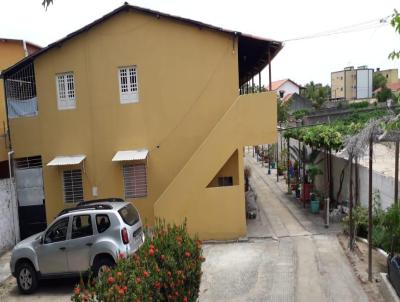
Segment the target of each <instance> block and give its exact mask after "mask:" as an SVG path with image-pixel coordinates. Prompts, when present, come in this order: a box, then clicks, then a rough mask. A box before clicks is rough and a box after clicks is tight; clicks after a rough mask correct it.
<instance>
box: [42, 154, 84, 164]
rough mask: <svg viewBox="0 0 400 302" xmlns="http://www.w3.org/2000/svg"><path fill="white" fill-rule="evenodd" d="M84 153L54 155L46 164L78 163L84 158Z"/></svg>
mask: <svg viewBox="0 0 400 302" xmlns="http://www.w3.org/2000/svg"><path fill="white" fill-rule="evenodd" d="M85 158H86V155H83V154H80V155H68V156H64V155H62V156H56V157H55V158H54V159H53V160H51V161H50V162H49V163H48V164H47V166H69V165H79V164H80V163H81V162H82V161H83V160H84V159H85Z"/></svg>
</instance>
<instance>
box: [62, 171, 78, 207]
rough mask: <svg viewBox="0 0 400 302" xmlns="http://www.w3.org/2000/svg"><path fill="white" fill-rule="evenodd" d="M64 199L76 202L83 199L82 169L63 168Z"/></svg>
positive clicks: (67, 201)
mask: <svg viewBox="0 0 400 302" xmlns="http://www.w3.org/2000/svg"><path fill="white" fill-rule="evenodd" d="M63 182H64V201H65V202H66V203H76V202H81V201H83V182H82V170H80V169H77V170H65V171H64V172H63Z"/></svg>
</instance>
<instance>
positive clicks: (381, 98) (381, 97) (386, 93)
mask: <svg viewBox="0 0 400 302" xmlns="http://www.w3.org/2000/svg"><path fill="white" fill-rule="evenodd" d="M376 98H377V99H378V102H386V101H387V100H388V99H394V97H393V93H392V91H391V90H390V89H389V88H387V87H383V88H381V90H380V91H379V92H378V93H377V94H376Z"/></svg>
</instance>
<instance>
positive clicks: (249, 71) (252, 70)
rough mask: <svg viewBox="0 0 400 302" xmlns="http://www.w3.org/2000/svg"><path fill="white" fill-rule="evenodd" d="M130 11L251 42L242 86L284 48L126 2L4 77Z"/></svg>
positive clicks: (10, 69)
mask: <svg viewBox="0 0 400 302" xmlns="http://www.w3.org/2000/svg"><path fill="white" fill-rule="evenodd" d="M130 10H132V11H138V12H141V13H144V14H148V15H152V16H154V17H156V18H157V19H159V18H162V17H164V18H168V19H172V20H175V21H178V22H182V23H185V24H188V25H191V26H196V27H200V28H202V27H203V28H208V29H210V30H215V31H218V32H222V33H226V34H230V35H234V36H237V37H238V38H239V46H240V44H243V45H245V47H248V46H249V41H251V42H252V43H253V44H252V45H250V48H252V49H253V52H254V53H256V54H257V57H256V58H251V56H250V54H248V53H245V54H244V51H242V52H243V60H244V61H246V60H247V61H249V62H248V63H247V65H251V66H247V65H246V66H244V64H243V62H242V61H240V62H239V65H240V66H239V68H241V69H242V74H240V75H239V76H240V79H239V80H240V85H242V84H243V83H245V82H246V81H248V80H249V79H250V78H251V77H252V76H253V75H255V74H257V73H259V72H260V71H261V70H262V69H263V68H264V67H265V66H266V65H267V64H268V59H270V60H272V59H273V58H274V57H275V56H276V54H277V53H278V52H279V51H280V50H281V49H282V46H283V44H282V42H279V41H275V40H271V39H266V38H259V37H254V36H251V35H247V34H243V33H240V32H238V31H232V30H227V29H223V28H221V27H217V26H213V25H210V24H206V23H203V22H199V21H195V20H192V19H187V18H182V17H179V16H174V15H170V14H166V13H162V12H159V11H154V10H151V9H147V8H142V7H139V6H133V5H129V4H128V3H127V2H125V4H124V5H122V6H120V7H118V8H117V9H115V10H113V11H112V12H110V13H108V14H106V15H104V16H103V17H101V18H100V19H97V20H95V21H94V22H92V23H90V24H88V25H86V26H84V27H82V28H81V29H78V30H77V31H74V32H72V33H70V34H69V35H67V36H66V37H64V38H62V39H60V40H58V41H55V42H54V43H51V44H49V45H48V46H47V47H44V48H42V49H41V50H39V51H37V52H35V53H34V54H32V55H30V56H28V57H26V58H25V59H23V60H21V61H19V62H18V63H17V64H15V65H13V66H11V67H9V68H8V69H6V70H4V71H3V73H2V77H4V76H6V75H7V73H9V72H11V71H13V70H14V69H16V68H18V67H19V66H23V65H24V64H27V63H29V62H31V61H33V60H34V59H35V58H36V57H38V56H40V55H42V54H44V53H46V52H47V51H48V50H50V49H52V48H55V47H59V46H60V45H61V44H62V43H64V42H66V41H68V40H69V39H72V38H73V37H75V36H77V35H79V34H81V33H83V32H86V31H88V30H90V29H91V28H93V27H94V26H96V25H98V24H100V23H102V22H104V21H106V20H108V19H109V18H111V17H112V16H114V15H116V14H118V13H120V12H122V11H130ZM241 42H242V43H241ZM264 48H267V49H268V52H269V58H268V54H267V50H266V49H264ZM258 50H260V51H261V53H259V51H258ZM240 52H241V49H240V48H239V54H240ZM252 59H253V60H252Z"/></svg>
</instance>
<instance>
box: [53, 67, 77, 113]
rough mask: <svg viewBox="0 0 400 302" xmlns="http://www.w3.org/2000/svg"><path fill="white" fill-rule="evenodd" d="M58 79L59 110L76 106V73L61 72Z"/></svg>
mask: <svg viewBox="0 0 400 302" xmlns="http://www.w3.org/2000/svg"><path fill="white" fill-rule="evenodd" d="M56 79H57V105H58V110H64V109H74V108H76V102H75V80H74V74H73V73H72V72H68V73H60V74H58V75H57V76H56Z"/></svg>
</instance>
